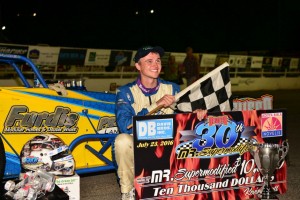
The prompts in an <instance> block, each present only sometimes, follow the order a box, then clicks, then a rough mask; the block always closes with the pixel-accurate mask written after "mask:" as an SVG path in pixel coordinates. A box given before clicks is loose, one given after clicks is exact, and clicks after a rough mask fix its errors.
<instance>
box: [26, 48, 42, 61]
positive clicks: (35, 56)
mask: <svg viewBox="0 0 300 200" xmlns="http://www.w3.org/2000/svg"><path fill="white" fill-rule="evenodd" d="M28 57H29V58H30V59H39V57H40V51H39V50H37V49H32V50H30V51H29V55H28Z"/></svg>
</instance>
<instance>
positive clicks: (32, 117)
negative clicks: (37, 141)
mask: <svg viewBox="0 0 300 200" xmlns="http://www.w3.org/2000/svg"><path fill="white" fill-rule="evenodd" d="M78 120H79V115H78V114H77V113H75V112H71V109H70V108H68V107H62V106H58V107H56V108H55V110H54V112H48V111H43V112H36V111H29V108H28V107H27V106H24V105H17V106H12V107H11V109H10V111H9V113H8V115H7V118H6V120H5V123H4V128H3V133H68V134H70V133H77V132H78V127H77V122H78Z"/></svg>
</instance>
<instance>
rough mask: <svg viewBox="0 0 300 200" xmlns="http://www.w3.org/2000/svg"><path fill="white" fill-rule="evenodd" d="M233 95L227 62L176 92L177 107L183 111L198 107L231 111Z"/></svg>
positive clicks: (212, 110)
mask: <svg viewBox="0 0 300 200" xmlns="http://www.w3.org/2000/svg"><path fill="white" fill-rule="evenodd" d="M231 95H232V94H231V82H230V76H229V64H228V63H227V62H225V63H224V64H222V65H220V66H219V67H217V68H216V69H214V70H213V71H211V72H209V73H208V74H206V75H205V76H203V77H202V78H200V79H199V80H197V81H196V82H194V83H193V84H192V85H190V86H188V87H187V88H185V89H184V90H182V91H181V92H179V93H178V94H176V95H175V98H176V100H177V103H176V109H177V110H178V111H181V112H192V111H194V110H196V109H203V110H207V111H209V112H225V111H231V110H232V108H233V105H232V100H231Z"/></svg>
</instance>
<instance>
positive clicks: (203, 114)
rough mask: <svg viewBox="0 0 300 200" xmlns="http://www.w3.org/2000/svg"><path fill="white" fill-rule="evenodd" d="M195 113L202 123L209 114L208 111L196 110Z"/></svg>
mask: <svg viewBox="0 0 300 200" xmlns="http://www.w3.org/2000/svg"><path fill="white" fill-rule="evenodd" d="M193 113H197V118H198V120H199V121H201V120H202V119H203V118H204V117H205V115H206V114H207V110H202V109H197V110H194V111H193Z"/></svg>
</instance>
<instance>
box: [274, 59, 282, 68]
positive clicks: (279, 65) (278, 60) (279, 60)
mask: <svg viewBox="0 0 300 200" xmlns="http://www.w3.org/2000/svg"><path fill="white" fill-rule="evenodd" d="M281 65H282V58H279V57H273V61H272V67H281Z"/></svg>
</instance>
